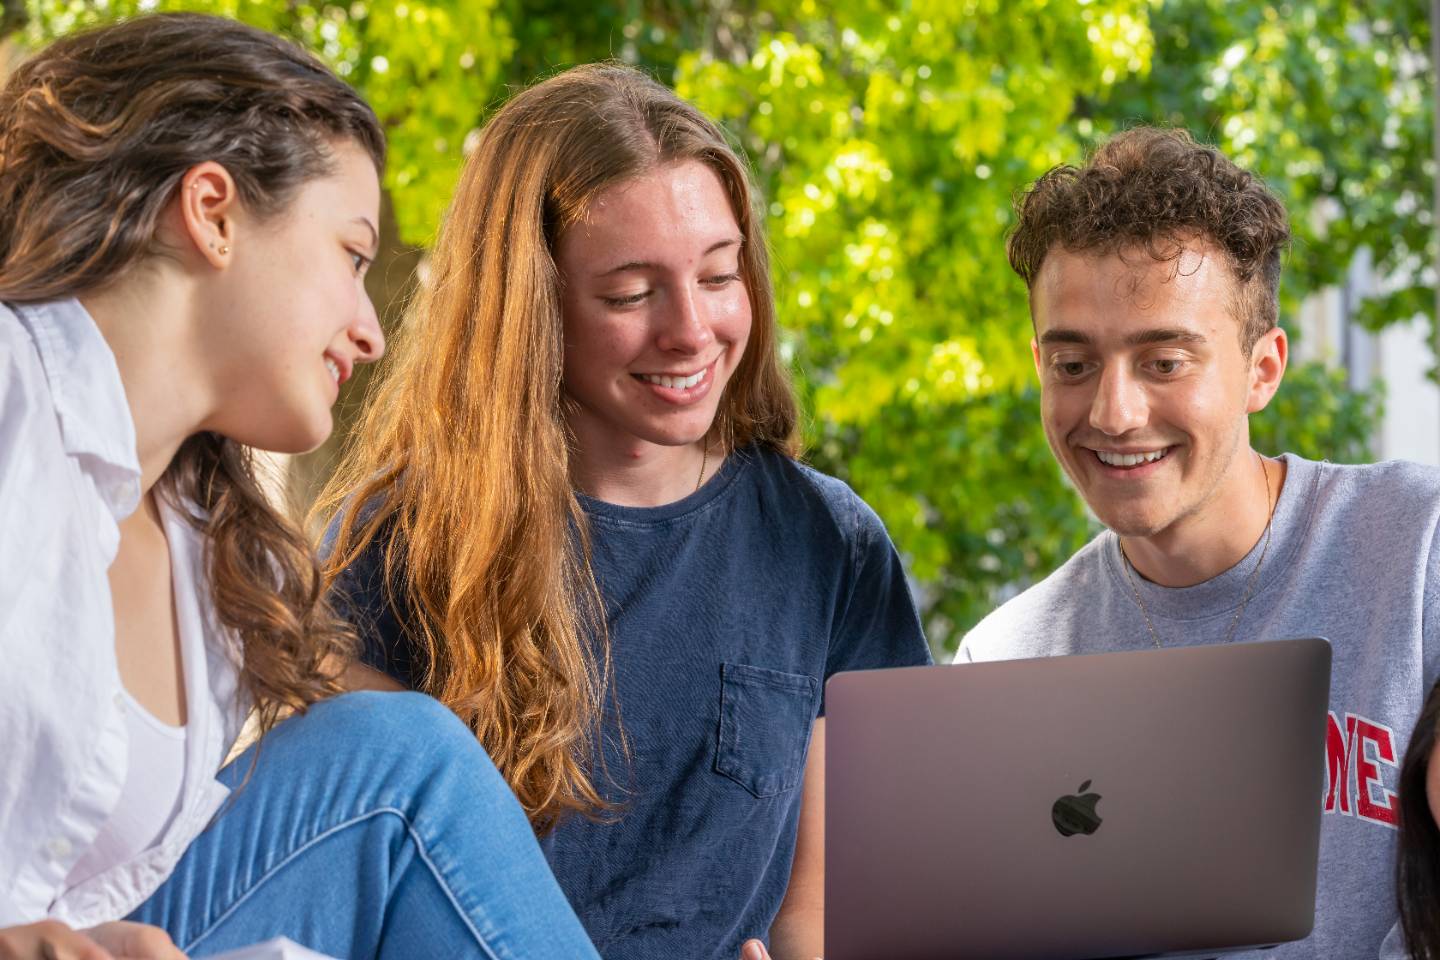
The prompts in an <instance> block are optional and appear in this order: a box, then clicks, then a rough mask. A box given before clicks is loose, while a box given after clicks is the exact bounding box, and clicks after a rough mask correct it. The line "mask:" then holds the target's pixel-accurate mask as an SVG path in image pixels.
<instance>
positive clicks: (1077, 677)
mask: <svg viewBox="0 0 1440 960" xmlns="http://www.w3.org/2000/svg"><path fill="white" fill-rule="evenodd" d="M1329 691H1330V644H1329V643H1328V642H1327V641H1325V640H1319V639H1308V640H1277V641H1271V642H1262V643H1236V644H1228V645H1223V646H1206V647H1180V648H1174V649H1164V650H1147V651H1140V652H1133V653H1107V654H1098V655H1092V656H1074V657H1051V658H1047V659H1041V660H1012V661H1004V662H996V663H977V664H967V665H962V666H944V667H915V668H905V669H896V670H871V671H859V672H855V673H844V674H839V675H837V676H835V677H832V678H831V679H830V682H829V683H828V684H827V686H826V706H825V715H826V724H825V726H826V730H825V807H826V810H825V813H826V818H825V956H826V960H964V958H978V960H1030V958H1034V960H1080V958H1094V957H1154V956H1180V955H1194V956H1211V955H1214V954H1216V953H1220V952H1224V951H1227V950H1235V949H1241V948H1244V947H1255V946H1266V945H1270V944H1275V943H1281V942H1284V941H1288V940H1298V939H1301V938H1303V937H1305V936H1307V935H1308V934H1309V932H1310V929H1311V927H1312V925H1313V923H1314V915H1315V875H1316V864H1317V858H1318V852H1319V836H1320V801H1321V795H1322V790H1323V788H1324V777H1325V770H1324V761H1325V721H1326V710H1327V702H1328V700H1329Z"/></svg>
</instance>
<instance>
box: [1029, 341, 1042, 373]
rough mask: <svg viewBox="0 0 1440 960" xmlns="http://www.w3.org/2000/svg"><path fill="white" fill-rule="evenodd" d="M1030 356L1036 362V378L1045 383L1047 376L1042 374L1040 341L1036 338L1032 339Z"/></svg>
mask: <svg viewBox="0 0 1440 960" xmlns="http://www.w3.org/2000/svg"><path fill="white" fill-rule="evenodd" d="M1030 356H1031V358H1032V359H1033V360H1034V361H1035V376H1037V377H1039V378H1040V379H1041V380H1042V381H1043V380H1044V379H1045V375H1044V374H1043V373H1041V372H1040V341H1039V340H1037V339H1036V338H1034V337H1031V338H1030Z"/></svg>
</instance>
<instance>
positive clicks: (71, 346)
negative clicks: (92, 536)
mask: <svg viewBox="0 0 1440 960" xmlns="http://www.w3.org/2000/svg"><path fill="white" fill-rule="evenodd" d="M14 310H15V313H16V315H17V316H18V317H19V318H20V322H21V323H22V324H24V326H25V328H26V329H27V330H29V331H30V336H31V338H32V339H33V340H34V342H35V348H36V352H37V353H39V354H40V365H41V368H42V369H43V370H44V371H45V380H46V382H47V383H48V384H49V387H50V397H51V400H52V402H53V403H54V405H55V412H56V414H57V415H58V417H59V420H60V436H61V441H62V443H63V444H64V446H65V452H66V453H68V454H70V455H71V456H72V457H77V458H80V459H81V460H82V461H83V460H88V461H90V462H88V463H85V464H84V466H85V467H86V472H87V473H89V474H90V476H91V477H92V478H93V479H94V481H95V488H96V491H97V492H98V493H99V494H100V496H101V499H103V500H104V501H105V505H106V506H107V507H109V508H110V512H111V513H112V514H114V516H115V520H116V522H117V523H118V522H119V521H121V520H123V519H125V518H126V517H128V516H129V515H130V514H131V513H133V512H134V511H135V508H136V507H137V506H139V503H140V461H139V459H138V457H137V455H136V452H135V421H134V420H133V419H132V418H131V416H130V403H129V401H128V400H127V399H126V397H125V384H124V383H123V382H122V381H121V380H120V368H119V366H117V365H116V363H115V354H114V353H113V352H112V351H111V350H110V345H109V344H108V343H106V342H105V337H104V336H103V335H102V334H101V333H100V328H99V327H98V326H96V324H95V321H94V319H93V318H91V316H90V314H89V313H88V312H87V311H86V310H85V308H84V307H83V306H81V305H80V301H79V300H74V299H71V300H55V301H52V302H49V303H38V304H29V305H24V306H17V307H15V308H14Z"/></svg>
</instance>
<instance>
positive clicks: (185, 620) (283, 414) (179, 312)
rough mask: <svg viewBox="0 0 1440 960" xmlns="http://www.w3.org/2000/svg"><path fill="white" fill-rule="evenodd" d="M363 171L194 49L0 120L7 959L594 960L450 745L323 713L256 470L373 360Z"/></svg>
mask: <svg viewBox="0 0 1440 960" xmlns="http://www.w3.org/2000/svg"><path fill="white" fill-rule="evenodd" d="M383 153H384V138H383V135H382V133H381V130H380V127H379V124H378V122H377V121H376V118H375V116H374V114H373V113H372V112H371V111H370V109H369V107H368V106H366V105H365V103H364V102H363V101H362V100H360V98H359V97H358V96H357V95H356V94H355V93H354V92H353V91H351V90H350V89H349V88H348V87H346V86H345V85H344V84H343V83H341V82H340V81H339V80H337V79H336V78H335V77H334V76H333V75H331V74H330V73H329V72H328V71H327V70H326V69H325V68H324V67H323V66H321V65H320V64H319V63H318V62H317V61H316V60H314V59H313V58H311V57H310V56H309V55H307V54H305V53H304V52H302V51H301V50H299V49H298V48H296V47H294V46H293V45H291V44H289V43H286V42H284V41H281V40H279V39H277V38H275V37H272V36H270V35H268V34H265V33H263V32H261V31H258V30H254V29H251V28H249V27H244V26H241V25H239V24H236V23H233V22H229V21H226V20H221V19H215V18H209V17H199V16H191V15H165V16H156V17H142V18H139V19H136V20H132V21H129V22H126V23H122V24H119V25H116V26H111V27H106V28H103V29H100V30H97V31H94V32H90V33H85V34H81V35H77V36H72V37H70V38H67V39H65V40H62V41H60V42H58V43H56V44H54V45H52V46H51V47H49V48H47V49H45V50H43V51H41V52H40V53H38V54H36V55H35V56H34V57H33V58H32V59H30V60H29V61H27V62H26V63H24V64H22V65H21V66H20V67H19V68H18V69H17V70H16V71H15V72H14V74H13V75H12V76H11V77H10V78H9V79H8V81H7V83H6V85H5V87H4V88H3V90H0V535H3V542H4V544H5V550H4V551H3V554H4V555H3V557H0V653H3V656H4V661H5V663H6V664H7V667H6V669H5V670H3V671H0V740H3V742H4V743H5V744H6V746H5V753H4V758H3V761H0V769H3V776H0V956H3V957H6V958H22V960H39V958H49V960H53V958H62V957H63V958H79V957H86V958H96V957H100V958H104V957H131V958H135V957H140V958H173V957H176V956H180V955H181V953H180V950H181V949H183V950H184V951H185V952H187V953H190V954H192V955H196V956H201V955H206V954H209V953H213V952H216V951H220V950H226V949H230V948H234V947H238V946H243V945H245V944H247V943H250V942H253V941H257V940H262V939H267V938H269V937H274V936H278V935H287V936H289V937H291V938H292V939H295V940H299V941H301V942H303V943H305V944H307V945H309V946H311V947H313V948H316V949H319V950H322V951H325V952H326V953H332V954H336V955H339V956H343V957H350V958H359V957H371V956H379V957H396V958H401V957H403V958H413V957H417V956H444V957H447V958H450V957H486V958H495V957H521V956H524V957H539V956H546V957H561V956H564V957H587V956H594V953H593V949H592V948H591V947H590V945H589V943H588V941H587V940H586V938H585V936H584V933H583V931H582V930H581V928H580V926H579V924H578V923H577V922H576V919H575V916H574V914H573V913H572V912H571V911H570V909H569V908H568V906H567V905H566V904H565V902H564V900H563V898H562V896H561V894H560V892H559V890H558V888H557V887H556V885H555V883H554V880H553V878H552V877H551V876H550V874H549V871H548V869H547V868H546V865H545V862H544V859H543V857H542V856H541V854H540V851H539V849H538V847H537V845H536V843H535V840H534V836H533V834H532V833H531V831H530V829H529V825H528V823H527V821H526V818H525V816H524V813H523V812H522V810H521V808H520V807H519V806H518V805H517V804H516V803H515V801H514V798H513V796H512V795H511V794H510V792H509V790H508V788H507V787H506V785H505V783H504V781H503V780H502V779H501V778H500V777H499V776H498V774H497V773H496V770H495V768H494V766H493V765H492V764H490V762H489V761H488V759H487V758H486V757H485V756H484V754H483V751H481V750H480V749H479V748H478V747H477V745H476V744H475V742H474V740H473V738H472V737H471V736H470V734H469V732H468V731H466V730H465V728H464V727H463V726H462V725H461V724H459V723H458V722H456V720H455V719H454V717H453V716H452V715H451V714H450V713H449V712H448V711H446V710H444V709H443V708H442V707H440V706H439V705H438V704H436V703H435V702H434V701H432V700H430V699H429V698H426V697H422V696H418V695H415V694H392V693H374V692H368V693H367V692H358V693H345V694H343V695H341V694H342V691H344V690H345V689H346V688H347V686H348V685H350V683H349V681H350V679H351V677H352V676H353V671H351V670H350V668H349V667H348V664H350V663H351V658H352V657H351V655H352V650H353V646H354V641H353V635H352V634H351V633H350V631H349V630H348V628H346V627H344V626H343V624H342V623H341V622H340V621H338V620H337V619H335V618H334V617H333V616H332V615H331V613H330V611H329V608H328V606H327V605H326V603H325V602H324V601H323V599H322V594H321V589H320V584H321V579H320V576H319V571H318V569H317V566H316V563H315V559H314V556H313V553H312V552H311V550H310V547H309V545H308V543H307V541H306V540H305V539H304V537H303V536H302V534H301V533H300V532H299V531H298V530H297V529H296V528H295V527H294V526H292V525H291V524H290V523H289V522H287V521H286V519H285V518H284V517H282V516H281V515H280V514H279V513H278V512H276V510H274V509H273V508H272V507H271V506H270V505H269V504H268V503H267V502H266V500H265V498H264V496H262V494H261V491H260V489H259V486H258V484H257V482H256V479H255V475H254V472H253V470H252V466H251V459H250V454H249V449H250V448H252V447H253V448H260V449H265V450H275V451H285V452H297V451H302V450H307V449H310V448H312V447H314V446H316V445H317V444H319V443H320V442H321V441H322V440H324V439H325V437H326V436H327V435H328V434H329V432H330V429H331V412H330V408H331V406H332V404H333V403H334V402H335V399H336V396H337V394H338V391H339V385H340V383H341V382H342V381H343V380H344V379H345V378H346V377H347V376H349V375H350V373H351V371H352V370H353V369H354V366H355V365H356V364H358V363H366V362H370V361H373V360H376V359H378V358H379V357H380V355H381V353H382V352H383V350H384V341H383V338H382V336H381V333H380V329H379V325H378V323H377V321H376V317H375V311H374V308H373V307H372V306H371V303H370V300H369V298H368V297H367V296H366V293H365V289H364V286H363V274H364V272H365V267H366V265H367V263H368V262H369V260H370V258H371V257H372V256H373V254H374V247H375V244H376V242H377V233H376V224H377V222H378V210H379V202H380V187H379V181H378V171H379V168H380V166H381V164H382V161H383ZM252 713H253V715H254V716H255V717H256V718H257V719H258V722H259V727H260V729H261V730H262V731H263V732H264V735H263V737H262V739H261V742H260V745H259V746H258V747H254V748H251V750H250V751H249V752H248V753H247V754H246V755H243V756H242V757H240V758H239V759H238V760H236V761H235V762H234V763H232V764H230V765H228V766H224V768H223V769H222V765H223V763H224V760H225V757H226V755H227V752H228V751H229V750H230V748H231V746H232V745H233V744H234V743H235V740H236V737H237V734H238V731H239V726H240V724H241V722H242V721H243V720H244V718H245V717H246V716H247V714H252ZM477 811H478V814H477ZM122 918H128V921H123V920H122ZM172 941H173V942H172ZM175 944H179V947H177V946H175Z"/></svg>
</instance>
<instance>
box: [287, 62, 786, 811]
mask: <svg viewBox="0 0 1440 960" xmlns="http://www.w3.org/2000/svg"><path fill="white" fill-rule="evenodd" d="M688 160H698V161H700V162H702V163H705V164H706V165H708V166H709V167H710V168H711V169H712V170H714V171H715V172H716V174H718V175H719V177H720V180H721V182H722V183H723V184H724V186H725V189H726V191H727V194H728V197H729V200H730V204H731V207H732V209H733V212H734V214H735V218H736V220H737V222H738V223H739V225H740V229H741V232H742V234H743V238H744V239H743V243H742V246H741V257H740V265H741V272H742V275H743V277H744V282H745V285H746V289H747V291H748V292H749V297H750V304H751V310H752V316H753V320H752V330H751V334H750V340H749V344H748V346H747V348H746V351H745V355H744V357H743V358H742V359H741V362H740V364H739V366H738V368H737V370H736V373H735V375H734V377H733V379H732V380H731V382H730V383H729V385H728V386H727V387H726V390H725V395H724V396H723V397H722V399H721V404H720V408H719V413H718V415H717V418H716V422H715V424H714V425H713V426H712V428H711V430H712V433H714V434H715V435H716V436H717V437H718V438H719V439H720V440H722V441H723V442H725V443H727V444H729V445H732V446H740V445H745V444H752V443H754V444H763V445H766V446H769V447H772V448H774V449H777V450H781V451H784V452H785V453H787V454H792V455H793V453H794V452H795V444H796V440H795V437H796V425H797V414H796V406H795V401H794V398H793V394H792V391H791V387H790V382H789V379H788V377H787V375H786V372H785V370H784V367H783V365H782V364H781V363H780V360H779V356H778V351H777V339H776V337H777V335H776V328H775V307H774V300H773V296H772V293H771V290H770V272H769V261H768V255H767V252H766V247H765V238H764V234H763V228H762V225H763V218H762V216H761V214H760V213H759V212H758V211H757V210H756V208H755V202H756V198H755V194H754V191H753V190H752V188H751V186H750V181H749V177H748V174H747V168H746V166H745V164H744V162H743V161H742V160H741V159H740V157H739V155H738V154H737V152H736V151H735V150H734V149H732V148H731V146H730V145H729V143H728V142H727V140H726V138H725V135H724V134H723V133H722V132H721V130H720V129H719V127H717V126H716V125H715V124H714V123H712V122H711V121H710V120H708V119H707V118H706V117H705V116H704V115H702V114H701V113H700V112H699V111H698V110H696V109H695V107H694V106H692V105H691V104H689V103H686V102H685V101H684V100H682V99H680V98H679V97H677V96H676V95H675V94H674V93H673V92H671V91H670V90H668V89H666V88H665V87H664V86H662V85H661V84H659V83H657V82H655V81H654V80H652V79H650V78H649V77H647V76H645V75H644V74H642V73H639V72H638V71H635V70H632V69H630V68H628V67H623V66H618V65H613V64H594V65H589V66H582V67H576V68H574V69H571V70H568V71H566V72H564V73H561V74H559V75H557V76H555V77H552V78H550V79H548V80H546V81H544V82H542V83H539V84H538V85H536V86H533V87H531V88H529V89H528V90H525V91H523V92H521V93H519V94H517V95H516V96H514V97H513V98H512V99H510V100H509V101H508V102H507V103H506V104H505V105H504V106H503V107H501V109H500V110H499V111H498V112H497V113H496V114H495V116H494V117H493V118H492V119H491V120H490V121H489V123H488V124H486V126H485V128H484V129H483V131H482V132H481V134H480V137H479V142H478V143H477V144H476V146H475V149H474V150H473V152H472V153H471V155H470V157H469V159H468V161H467V163H466V166H465V169H464V171H463V173H462V174H461V178H460V184H459V187H458V189H457V192H456V194H455V198H454V200H453V202H452V204H451V206H450V210H449V212H448V214H447V215H446V218H445V222H444V224H443V226H442V228H441V231H440V234H439V237H438V240H437V243H436V246H435V250H434V252H433V255H432V257H431V260H430V264H429V276H428V278H427V279H426V281H425V282H424V283H422V285H421V287H420V289H419V291H418V293H417V295H416V297H415V299H414V300H413V302H412V303H411V305H410V308H409V310H408V312H407V315H406V318H405V321H404V323H403V324H402V326H401V329H400V330H399V331H398V333H397V334H396V336H395V337H393V338H392V352H391V360H390V362H389V364H388V367H386V368H382V369H381V370H380V371H379V377H378V380H377V382H376V383H375V385H374V386H373V387H372V391H371V393H370V396H369V397H368V398H367V404H366V409H365V412H364V414H363V415H362V418H361V420H360V422H359V424H358V425H357V426H356V428H355V429H354V430H353V431H352V433H351V434H350V441H349V444H348V445H347V448H346V450H345V452H344V454H343V455H342V458H341V462H340V465H339V467H338V469H337V471H336V472H335V474H334V475H333V476H332V478H331V480H330V482H329V483H328V485H327V487H326V489H325V491H324V492H323V493H322V494H321V497H320V499H319V502H318V504H317V506H316V510H317V513H318V515H319V516H322V517H325V516H329V515H331V514H332V513H334V512H336V511H338V512H339V515H338V519H337V520H336V521H335V522H334V524H333V525H332V533H333V535H334V541H333V543H334V545H333V549H332V550H331V552H330V554H329V556H328V559H327V571H326V572H327V575H328V576H329V577H330V579H331V581H332V582H333V581H334V579H335V578H336V577H338V575H339V574H340V573H341V572H342V571H343V570H344V569H345V568H346V567H347V566H349V565H350V564H352V563H354V562H355V561H356V560H357V558H358V557H359V556H360V555H361V554H362V553H363V552H364V551H365V550H366V548H367V547H369V546H371V545H372V544H373V543H374V542H375V541H376V540H377V539H380V540H383V551H384V552H383V556H384V576H383V582H384V583H385V584H386V585H387V586H386V588H385V589H387V590H388V591H389V596H390V602H391V603H392V604H393V605H394V606H395V608H396V609H397V610H399V611H402V612H403V613H404V614H406V615H408V617H409V622H408V623H407V624H406V629H407V631H408V634H409V639H410V640H411V641H412V642H413V643H415V644H416V646H417V649H418V650H419V652H420V654H421V656H420V658H419V661H418V666H419V671H418V675H419V677H420V680H419V685H420V686H421V687H422V688H423V689H424V690H425V691H426V692H428V693H430V694H431V695H433V696H435V697H437V698H438V699H439V700H441V701H442V702H444V703H445V704H446V705H448V706H449V707H450V708H451V709H453V710H454V711H455V712H456V713H457V714H458V715H459V716H460V718H461V719H462V720H464V721H465V722H466V723H468V724H469V725H470V726H471V728H472V729H474V731H475V733H476V735H477V737H478V738H479V740H480V742H481V743H482V744H484V746H485V747H486V749H487V750H488V751H489V752H490V755H491V757H492V758H493V759H494V760H495V763H496V765H497V766H498V767H499V769H500V771H501V772H502V773H503V774H504V776H505V777H506V779H507V781H508V782H509V784H510V786H511V788H512V789H513V790H514V791H515V793H516V795H517V796H518V797H519V798H520V802H521V803H522V804H523V805H524V807H525V810H526V812H527V813H528V814H529V816H530V819H531V822H532V824H533V825H534V826H535V827H536V829H537V830H539V831H540V832H544V831H545V830H546V829H548V828H549V827H550V826H552V825H553V824H554V823H555V821H556V820H557V819H558V818H559V817H560V816H561V815H563V814H565V813H566V812H569V811H580V812H584V813H587V814H591V815H593V814H596V813H599V812H602V811H604V810H605V809H606V808H607V804H606V803H605V802H604V801H603V800H602V797H601V795H600V793H599V792H598V790H597V786H596V783H595V778H596V776H597V768H596V766H595V764H594V761H595V759H596V756H597V754H596V750H597V746H598V736H599V734H600V717H601V713H602V707H603V702H604V693H605V689H606V686H607V683H608V679H609V669H610V666H609V646H608V641H607V639H606V630H605V624H604V617H603V610H602V607H601V601H600V597H599V593H598V590H597V589H596V584H595V579H594V576H593V574H592V572H591V569H590V564H589V549H588V542H589V541H588V535H587V527H586V521H585V515H584V513H583V511H582V509H581V507H580V504H579V502H578V501H577V499H576V497H575V494H574V492H573V490H572V488H571V481H570V457H571V455H572V444H573V438H572V437H571V435H570V433H569V430H568V427H567V425H566V403H567V401H566V399H565V391H564V386H563V384H562V375H561V371H562V360H563V356H562V354H563V341H562V335H561V327H562V324H561V306H560V304H561V289H560V285H561V278H560V276H559V273H558V271H557V268H556V265H555V259H554V250H555V243H556V241H557V238H558V237H559V236H560V235H561V234H562V233H563V232H564V231H565V230H566V229H568V228H569V227H570V226H571V225H572V224H574V223H576V222H577V221H579V220H580V219H581V218H582V217H583V216H584V215H585V212H586V210H587V209H588V207H589V206H590V203H591V201H592V200H593V199H594V198H595V197H596V196H597V195H598V194H599V193H600V192H601V191H603V190H605V189H606V188H608V187H610V186H612V185H614V184H617V183H620V182H622V181H625V180H628V179H631V178H633V177H636V176H638V175H641V174H643V173H645V172H646V171H648V170H651V169H653V168H655V167H656V166H659V165H663V164H670V163H676V162H682V161H688Z"/></svg>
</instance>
